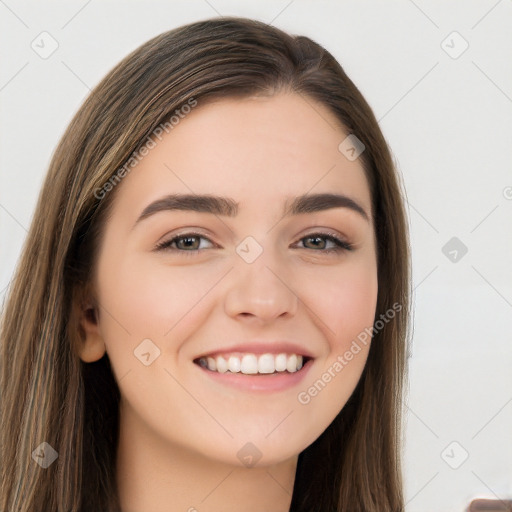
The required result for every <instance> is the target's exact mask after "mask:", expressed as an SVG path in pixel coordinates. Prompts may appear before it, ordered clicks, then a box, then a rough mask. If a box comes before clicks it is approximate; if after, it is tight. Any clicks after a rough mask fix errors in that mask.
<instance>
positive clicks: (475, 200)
mask: <svg viewBox="0 0 512 512" xmlns="http://www.w3.org/2000/svg"><path fill="white" fill-rule="evenodd" d="M218 15H240V16H247V17H254V18H257V19H260V20H263V21H266V22H267V23H272V24H273V25H275V26H277V27H279V28H282V29H284V30H286V31H289V32H291V33H296V34H304V35H308V36H310V37H311V38H313V39H314V40H316V41H317V42H319V43H320V44H322V45H323V46H324V47H325V48H327V49H328V50H329V51H330V52H331V53H332V54H333V55H334V56H335V57H336V58H337V59H338V60H339V62H340V63H341V64H342V66H343V67H344V69H345V71H346V72H347V74H348V75H349V76H350V77H351V79H352V80H353V81H354V82H355V84H356V85H357V86H358V87H359V88H360V90H361V92H362V93H363V95H364V96H365V97H366V99H367V100H368V102H369V103H370V105H371V106H372V108H373V109H374V112H375V114H376V116H377V118H378V119H379V121H380V124H381V128H382V130H383V132H384V135H385V136H386V138H387V140H388V142H389V144H390V146H391V148H392V151H393V154H394V157H395V159H396V163H397V166H398V169H399V170H400V173H401V175H402V176H403V181H404V185H405V189H406V191H407V202H408V212H409V222H410V229H411V244H412V252H413V278H414V279H413V280H414V287H415V289H414V303H415V308H414V336H413V344H412V357H411V358H410V359H409V362H410V386H409V393H408V398H407V406H406V410H407V411H408V414H407V425H406V427H407V428H406V439H405V441H404V442H405V450H404V452H405V459H404V461H405V483H406V501H407V512H432V511H439V512H445V511H446V512H452V511H453V512H455V511H462V510H464V508H465V507H466V506H467V505H468V503H469V501H470V500H471V499H472V498H474V497H475V496H488V497H493V498H496V497H499V498H501V499H505V498H508V499H512V370H511V369H512V340H511V338H512V337H511V335H510V328H509V324H510V318H511V313H512V271H511V262H512V261H511V255H512V172H511V156H512V155H511V151H510V150H511V148H512V144H511V141H512V37H511V27H512V2H511V1H510V0H500V1H497V0H485V1H483V0H482V1H467V0H465V1H457V2H449V3H448V2H441V1H436V2H433V1H429V2H427V1H424V0H415V1H414V2H413V1H412V0H409V1H393V2H391V1H386V2H384V1H382V2H376V1H375V2H369V1H343V2H334V1H331V2H326V1H300V0H294V1H293V0H292V1H290V0H283V1H274V2H262V1H258V2H256V1H251V2H235V1H233V0H231V1H227V0H208V1H206V0H194V1H192V0H189V1H180V2H178V1H167V2H156V1H146V2H134V1H123V2H117V1H109V2H106V1H103V2H100V1H99V0H89V1H87V0H84V1H76V0H73V1H69V0H68V1H66V2H53V3H49V2H46V3H42V2H41V3H37V2H26V1H23V2H15V1H14V0H0V43H1V44H0V63H1V67H0V106H1V119H2V123H1V127H0V130H1V132H0V144H1V147H0V150H1V151H0V301H1V300H3V298H4V296H5V292H6V289H7V286H8V284H9V280H10V277H11V275H12V272H13V270H14V267H15V264H16V261H17V258H18V256H19V253H20V250H21V245H22V243H23V241H24V238H25V236H26V231H27V228H28V226H29V224H30V221H31V216H32V214H33V210H34V207H35V203H36V199H37V196H38V193H39V190H40V187H41V184H42V180H43V178H44V175H45V172H46V169H47V166H48V164H49V161H50V157H51V154H52V152H53V150H54V148H55V146H56V144H57V142H58V140H59V138H60V137H61V135H62V133H63V131H64V130H65V128H66V126H67V124H68V123H69V121H70V119H71V117H72V115H73V114H74V112H75V111H76V110H77V109H78V107H79V106H80V104H81V103H82V101H83V100H84V98H85V97H86V95H87V94H88V93H89V90H90V88H92V87H93V86H94V85H96V83H98V81H99V80H100V79H101V78H102V77H103V76H104V75H105V74H106V73H107V72H108V71H109V70H110V69H111V68H112V67H113V66H114V65H115V64H116V63H117V62H118V61H119V60H121V58H122V57H124V56H125V55H126V54H128V53H129V52H130V51H132V50H133V49H135V48H136V47H138V46H139V45H140V44H141V43H143V42H145V41H146V40H148V39H150V38H151V37H153V36H155V35H157V34H159V33H161V32H164V31H167V30H170V29H171V28H174V27H176V26H178V25H182V24H184V23H188V22H192V21H197V20H199V19H204V18H209V17H214V16H218ZM43 31H47V32H48V33H49V34H51V36H52V37H53V38H54V39H55V40H56V41H57V42H58V45H59V46H58V49H57V50H56V51H55V52H54V53H53V54H52V55H51V56H50V57H48V58H47V59H43V58H41V57H40V56H39V55H38V54H37V53H36V52H35V51H34V50H33V49H32V48H31V43H32V41H34V40H35V41H36V43H37V41H38V40H39V39H37V38H38V36H39V34H40V33H41V32H43ZM453 31H456V32H458V33H459V34H460V36H461V37H459V36H457V35H453V34H452V32H453ZM462 38H463V39H462ZM464 40H465V41H466V42H467V44H469V47H468V48H467V50H466V51H465V52H464V53H462V54H461V55H460V56H457V55H458V53H459V52H460V51H461V50H462V49H463V48H464V45H465V43H464ZM443 41H444V43H443ZM46 47H47V48H48V46H46ZM447 52H448V53H447ZM449 53H451V54H452V55H451V56H450V55H449ZM454 56H457V58H453V57H454ZM452 237H457V238H458V239H459V240H460V242H462V243H463V244H464V245H465V246H466V247H467V248H468V252H467V254H465V255H464V256H462V257H461V252H460V251H459V252H458V253H457V261H455V262H454V261H451V260H450V258H453V257H454V253H452V254H451V255H449V256H450V258H449V257H447V256H445V254H444V253H443V251H442V248H443V247H444V246H445V244H446V243H447V242H448V241H449V240H450V239H451V238H452ZM450 250H451V249H450ZM446 252H448V250H446ZM453 441H456V443H458V444H455V445H453V444H452V445H451V446H449V445H450V444H451V443H452V442H453ZM448 446H449V448H448V449H447V450H445V448H446V447H448ZM466 452H467V454H468V457H467V459H466V460H465V461H464V462H462V460H463V458H464V456H465V454H466ZM461 462H462V464H461V465H460V467H458V468H457V469H454V468H453V467H451V466H457V465H459V464H460V463H461Z"/></svg>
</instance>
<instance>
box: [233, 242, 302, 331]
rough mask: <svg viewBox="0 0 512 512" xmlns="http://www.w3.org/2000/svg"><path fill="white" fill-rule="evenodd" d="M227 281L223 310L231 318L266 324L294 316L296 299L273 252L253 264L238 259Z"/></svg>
mask: <svg viewBox="0 0 512 512" xmlns="http://www.w3.org/2000/svg"><path fill="white" fill-rule="evenodd" d="M230 279H231V281H230V285H229V288H228V291H227V293H226V296H225V306H224V307H225V311H226V314H227V315H229V316H231V317H232V318H248V319H249V318H250V319H252V320H254V321H256V320H257V319H259V320H260V321H263V322H268V321H270V320H274V319H276V318H278V317H281V316H284V317H293V316H295V314H296V313H297V308H298V302H299V299H298V297H297V294H296V292H295V290H294V289H293V282H292V278H291V276H290V273H289V272H287V271H286V270H285V269H284V265H280V263H279V261H278V258H277V257H276V256H275V252H274V251H271V250H267V249H265V250H264V251H263V252H262V253H261V254H260V256H259V257H258V258H257V259H256V260H255V261H253V262H252V263H248V262H246V261H244V260H243V259H242V258H240V259H239V260H237V263H236V266H235V269H234V270H233V272H230Z"/></svg>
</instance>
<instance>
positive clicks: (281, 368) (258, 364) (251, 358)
mask: <svg viewBox="0 0 512 512" xmlns="http://www.w3.org/2000/svg"><path fill="white" fill-rule="evenodd" d="M303 362H304V360H303V357H302V356H300V355H297V354H284V353H282V354H276V355H275V354H261V355H260V356H257V355H256V354H244V355H243V356H242V357H240V356H235V355H231V356H229V357H227V358H226V357H223V356H217V357H215V358H214V357H211V356H208V357H201V358H200V359H199V364H200V365H201V366H203V367H207V368H208V369H209V370H211V371H217V372H219V373H226V372H227V371H228V370H229V371H230V372H231V373H244V374H246V375H254V374H257V373H261V374H270V373H276V372H285V371H288V372H289V373H294V372H296V371H298V370H300V369H301V368H302V366H303Z"/></svg>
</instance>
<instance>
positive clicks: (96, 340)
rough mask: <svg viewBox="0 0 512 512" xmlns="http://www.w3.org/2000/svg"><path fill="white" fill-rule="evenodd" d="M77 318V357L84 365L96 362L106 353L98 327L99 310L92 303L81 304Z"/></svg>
mask: <svg viewBox="0 0 512 512" xmlns="http://www.w3.org/2000/svg"><path fill="white" fill-rule="evenodd" d="M78 316H79V323H80V335H81V336H80V338H81V340H80V344H79V347H78V355H79V356H80V359H81V360H82V361H83V362H84V363H92V362H94V361H98V360H99V359H101V358H102V357H103V356H104V355H105V352H106V347H105V343H104V341H103V337H102V335H101V331H100V326H99V308H98V306H96V305H95V304H94V303H93V302H92V301H88V302H83V303H82V305H81V306H80V310H79V311H78Z"/></svg>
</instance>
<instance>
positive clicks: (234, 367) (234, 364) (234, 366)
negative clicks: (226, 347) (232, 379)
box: [228, 356, 242, 373]
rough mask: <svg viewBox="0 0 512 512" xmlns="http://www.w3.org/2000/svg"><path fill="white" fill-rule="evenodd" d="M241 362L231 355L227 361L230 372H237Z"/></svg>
mask: <svg viewBox="0 0 512 512" xmlns="http://www.w3.org/2000/svg"><path fill="white" fill-rule="evenodd" d="M241 366H242V363H241V361H240V358H239V357H234V356H231V357H230V358H229V361H228V369H229V371H230V372H231V373H238V372H239V371H240V369H241Z"/></svg>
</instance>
